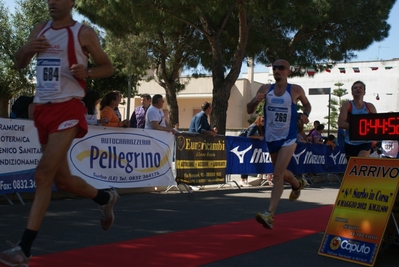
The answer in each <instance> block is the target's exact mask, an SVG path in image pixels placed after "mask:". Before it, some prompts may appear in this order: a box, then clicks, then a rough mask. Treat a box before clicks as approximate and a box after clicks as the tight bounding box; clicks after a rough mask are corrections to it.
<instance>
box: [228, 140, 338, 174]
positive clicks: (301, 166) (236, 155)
mask: <svg viewBox="0 0 399 267" xmlns="http://www.w3.org/2000/svg"><path fill="white" fill-rule="evenodd" d="M226 151H227V168H226V173H227V174H258V173H272V172H273V165H272V162H271V159H270V155H269V150H268V149H267V146H266V143H265V142H264V141H260V140H256V139H252V138H245V137H236V136H226ZM345 168H346V158H345V153H344V150H343V148H341V147H335V149H334V150H332V149H331V148H330V147H329V146H327V145H320V144H303V143H298V144H297V147H296V149H295V152H294V155H293V156H292V158H291V161H290V163H289V165H288V169H289V170H290V171H292V172H293V173H294V174H302V173H325V172H331V173H343V172H345Z"/></svg>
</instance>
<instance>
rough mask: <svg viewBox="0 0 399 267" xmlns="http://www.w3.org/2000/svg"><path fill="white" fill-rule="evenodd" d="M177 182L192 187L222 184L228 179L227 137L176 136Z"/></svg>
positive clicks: (187, 134) (184, 134)
mask: <svg viewBox="0 0 399 267" xmlns="http://www.w3.org/2000/svg"><path fill="white" fill-rule="evenodd" d="M175 164H176V165H175V166H176V182H178V183H185V184H190V185H209V184H222V183H224V182H225V177H226V165H227V161H226V144H225V137H224V136H222V135H217V136H216V137H212V136H206V135H202V134H193V133H178V134H176V162H175Z"/></svg>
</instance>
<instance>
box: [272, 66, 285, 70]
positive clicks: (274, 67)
mask: <svg viewBox="0 0 399 267" xmlns="http://www.w3.org/2000/svg"><path fill="white" fill-rule="evenodd" d="M285 69H286V67H285V66H283V65H273V70H285Z"/></svg>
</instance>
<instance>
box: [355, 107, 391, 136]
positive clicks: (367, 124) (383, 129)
mask: <svg viewBox="0 0 399 267" xmlns="http://www.w3.org/2000/svg"><path fill="white" fill-rule="evenodd" d="M352 120H353V122H354V125H353V126H354V127H351V125H350V124H349V125H350V134H351V135H352V137H353V140H384V139H385V140H390V139H393V140H397V139H399V113H380V114H376V113H374V114H365V115H357V116H353V118H352Z"/></svg>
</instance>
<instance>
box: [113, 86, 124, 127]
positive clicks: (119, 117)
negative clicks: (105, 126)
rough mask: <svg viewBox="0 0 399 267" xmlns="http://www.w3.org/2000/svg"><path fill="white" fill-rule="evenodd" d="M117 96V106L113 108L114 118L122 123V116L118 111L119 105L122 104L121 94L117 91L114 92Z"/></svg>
mask: <svg viewBox="0 0 399 267" xmlns="http://www.w3.org/2000/svg"><path fill="white" fill-rule="evenodd" d="M114 92H115V93H116V94H117V95H118V105H117V106H116V107H115V108H114V112H115V115H116V117H118V120H119V121H122V114H121V112H120V111H119V104H120V103H121V102H122V94H121V92H119V91H114Z"/></svg>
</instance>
